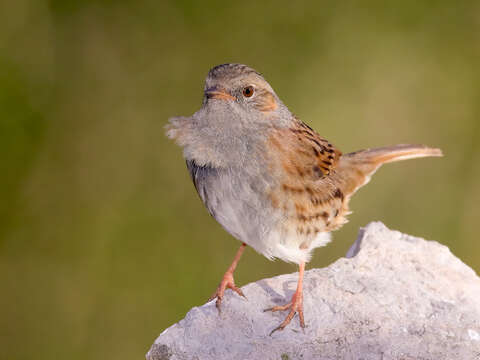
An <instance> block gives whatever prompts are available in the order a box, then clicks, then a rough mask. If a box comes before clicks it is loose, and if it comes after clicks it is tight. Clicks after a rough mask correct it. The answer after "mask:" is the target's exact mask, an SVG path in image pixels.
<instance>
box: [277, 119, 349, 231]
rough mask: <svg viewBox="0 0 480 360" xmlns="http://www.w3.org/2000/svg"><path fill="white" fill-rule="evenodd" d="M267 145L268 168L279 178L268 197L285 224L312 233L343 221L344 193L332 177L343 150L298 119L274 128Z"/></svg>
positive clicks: (336, 225) (329, 229)
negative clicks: (286, 126)
mask: <svg viewBox="0 0 480 360" xmlns="http://www.w3.org/2000/svg"><path fill="white" fill-rule="evenodd" d="M268 144H269V149H270V152H269V159H271V170H272V171H273V172H274V173H275V174H276V176H275V178H276V179H280V180H279V182H278V183H277V184H276V185H275V187H274V188H272V189H271V192H270V199H271V201H272V205H273V206H274V207H277V208H279V209H280V210H281V211H282V212H283V213H284V216H285V218H286V220H287V222H289V225H288V226H294V227H295V228H296V231H297V232H298V233H300V234H306V235H314V234H316V233H318V232H322V231H331V230H333V229H335V228H337V227H339V226H340V225H341V224H343V222H344V220H343V217H340V216H339V214H341V213H343V212H344V211H342V210H343V193H342V191H341V190H340V187H339V184H337V180H336V178H337V177H336V176H335V169H336V167H337V166H338V163H339V160H340V157H341V155H342V153H341V152H340V151H339V150H338V149H336V148H335V147H334V146H333V145H332V144H331V143H330V142H328V141H327V140H326V139H324V138H322V137H321V136H320V135H318V134H317V133H316V132H315V131H314V130H312V129H311V128H310V127H309V126H308V125H306V124H304V123H303V122H301V121H300V120H298V119H296V121H295V122H294V124H293V126H292V127H290V128H281V129H277V130H275V131H274V132H273V133H272V135H271V136H270V138H269V141H268ZM345 210H346V209H345Z"/></svg>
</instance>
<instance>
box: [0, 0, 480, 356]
mask: <svg viewBox="0 0 480 360" xmlns="http://www.w3.org/2000/svg"><path fill="white" fill-rule="evenodd" d="M479 36H480V3H479V2H478V1H456V2H452V1H436V2H431V1H408V0H407V1H402V2H398V1H372V2H368V4H367V2H362V1H342V2H337V1H311V2H302V1H296V2H293V1H292V2H278V1H265V2H225V1H211V2H196V1H158V0H141V1H114V0H111V1H108V0H105V1H93V0H90V1H80V0H51V1H42V0H16V1H3V2H0V358H2V359H33V358H35V359H62V358H64V359H67V358H68V359H142V358H143V356H144V354H145V353H146V351H147V350H148V348H149V347H150V345H151V343H152V342H153V340H154V339H155V338H156V336H157V335H158V334H159V333H160V332H161V331H162V330H163V329H165V328H166V327H167V326H169V325H171V324H172V323H174V322H176V321H178V320H180V319H181V318H182V317H183V316H184V314H185V313H186V312H187V311H188V310H189V309H190V308H191V307H193V306H197V305H201V304H202V303H204V301H205V300H206V299H207V298H208V296H209V295H210V294H211V293H212V291H213V290H214V288H215V287H216V285H217V283H218V281H219V280H220V277H221V275H222V274H223V272H224V271H225V269H226V268H227V266H228V265H229V263H230V261H231V260H232V257H233V255H234V253H235V251H236V249H237V247H238V246H239V243H238V241H236V240H234V239H233V238H232V237H231V236H230V235H228V234H227V233H226V232H225V231H224V230H223V229H222V228H221V227H220V226H219V225H218V224H217V223H216V222H215V221H214V220H213V219H212V218H210V217H209V215H208V214H207V212H206V211H205V210H204V208H203V205H202V204H201V202H200V200H199V199H198V197H197V195H196V193H195V191H194V188H193V185H192V184H191V181H190V179H189V176H188V173H187V171H186V168H185V164H184V161H183V158H182V155H181V151H180V149H179V148H177V147H176V146H175V145H174V144H173V143H171V142H170V141H169V140H168V139H166V137H165V136H164V128H163V127H164V125H165V124H166V122H167V120H168V118H169V117H170V116H174V115H190V114H192V113H193V112H194V111H196V110H197V109H198V108H199V106H200V105H201V100H202V89H203V81H204V77H205V75H206V73H207V71H208V70H209V68H210V67H212V66H214V65H217V64H220V63H225V62H241V63H246V64H248V65H250V66H252V67H254V68H255V69H257V70H258V71H260V72H262V73H263V74H264V75H265V77H266V78H267V80H269V82H270V83H271V84H272V85H273V87H274V88H275V89H276V91H277V93H278V94H279V96H280V97H281V98H282V99H283V100H284V102H285V103H286V104H287V105H288V106H289V107H290V109H291V110H292V111H293V112H294V113H296V114H297V115H298V116H299V117H300V118H302V119H303V120H304V121H306V122H307V123H309V124H310V125H311V126H312V127H314V128H315V129H317V130H318V132H319V133H320V134H321V135H323V136H325V137H327V138H328V139H329V140H330V141H332V142H333V143H334V144H336V145H337V146H338V147H339V148H340V149H342V150H343V151H344V152H347V151H353V150H357V149H360V148H365V147H373V146H381V145H389V144H394V143H406V142H409V143H426V144H429V145H434V146H439V147H441V148H442V149H443V150H444V152H445V154H446V157H444V158H443V159H421V160H415V161H411V162H404V163H397V164H392V165H388V166H385V167H384V168H382V169H381V170H380V171H379V172H378V173H377V174H376V175H375V177H374V178H373V180H372V181H371V183H370V184H369V185H368V186H367V187H366V188H363V189H362V190H361V191H360V192H359V193H358V194H357V196H356V197H355V198H354V199H353V202H352V208H353V210H354V213H353V214H352V215H351V216H350V222H349V223H348V224H347V225H346V226H344V227H343V228H342V229H341V230H340V231H337V232H336V233H335V234H334V239H335V240H334V242H333V243H332V244H330V245H329V246H328V247H327V248H322V249H319V250H317V252H316V254H315V257H314V260H313V261H312V262H311V264H310V265H309V266H310V267H321V266H326V265H328V264H329V263H331V262H333V261H335V260H336V259H338V258H339V257H341V256H343V255H344V254H345V252H346V251H347V249H348V247H349V246H350V245H351V243H352V242H353V241H354V239H355V237H356V234H357V232H358V229H359V227H361V226H363V225H365V224H367V223H368V222H369V221H372V220H381V221H383V222H385V224H386V225H387V226H389V227H391V228H393V229H398V230H401V231H403V232H407V233H410V234H413V235H417V236H422V237H425V238H428V239H435V240H437V241H439V242H441V243H443V244H445V245H448V246H449V247H450V249H451V250H452V252H453V253H454V254H456V255H457V256H459V257H460V258H461V259H462V260H463V261H464V262H466V263H467V264H468V265H470V266H471V267H473V268H474V269H475V270H476V271H477V272H478V271H479V270H480V242H479V241H478V223H479V210H480V205H479V202H480V188H479V185H478V184H479V183H480V41H479ZM295 270H296V269H295V267H294V266H293V265H289V264H285V263H283V262H280V261H276V262H269V261H267V260H266V259H265V258H263V257H262V256H260V255H258V254H256V253H254V252H253V251H252V250H250V249H248V250H247V251H246V254H245V256H244V257H243V259H242V261H241V262H240V265H239V268H238V271H237V273H236V281H237V283H238V284H245V283H247V282H251V281H255V280H258V279H260V278H263V277H268V276H274V275H277V274H281V273H286V272H293V271H295Z"/></svg>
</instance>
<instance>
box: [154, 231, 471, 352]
mask: <svg viewBox="0 0 480 360" xmlns="http://www.w3.org/2000/svg"><path fill="white" fill-rule="evenodd" d="M296 281H297V274H289V275H281V276H277V277H275V278H271V279H264V280H259V281H257V282H255V283H251V284H248V285H246V286H244V287H243V288H242V290H243V292H244V293H245V295H246V296H247V298H248V301H246V300H245V299H243V298H241V297H239V296H238V295H237V294H234V293H233V292H231V291H227V294H226V296H225V298H224V301H223V307H222V313H221V315H220V316H219V314H218V312H217V309H216V308H215V305H214V302H213V301H212V302H209V303H207V304H205V305H203V306H200V307H194V308H193V309H192V310H190V311H189V312H188V314H187V316H186V317H185V319H183V320H181V321H180V322H178V323H177V324H174V325H172V326H171V327H169V328H168V329H166V330H165V331H164V332H163V333H162V334H161V335H160V336H159V337H158V338H157V340H156V341H155V343H154V344H153V346H152V348H151V349H150V351H149V352H148V354H147V359H148V360H166V359H170V360H176V359H199V360H203V359H262V360H265V359H278V360H287V359H290V360H293V359H355V360H358V359H363V360H367V359H383V360H387V359H403V360H407V359H408V360H409V359H412V360H413V359H431V360H434V359H435V360H439V359H480V279H479V278H478V277H477V276H476V274H475V272H474V271H473V270H472V269H470V268H469V267H468V266H466V265H465V264H463V263H462V262H461V261H460V260H459V259H457V258H456V257H455V256H453V255H452V253H451V252H450V251H449V249H448V248H447V247H445V246H443V245H440V244H438V243H436V242H434V241H426V240H423V239H420V238H415V237H411V236H408V235H404V234H401V233H400V232H397V231H391V230H389V229H387V228H386V227H385V226H384V225H383V224H382V223H379V222H376V223H371V224H369V225H368V226H367V227H366V228H364V229H362V230H361V231H360V235H359V237H358V239H357V241H356V242H355V243H354V244H353V245H352V247H351V249H350V250H349V251H348V253H347V257H346V258H342V259H339V260H338V261H336V262H335V263H333V264H332V265H330V266H329V267H327V268H323V269H312V270H310V271H307V272H306V273H305V283H304V290H305V292H304V311H305V319H306V323H307V328H306V329H305V332H303V331H302V330H301V328H300V327H299V324H298V318H297V316H295V318H294V319H293V320H292V322H291V324H290V325H289V326H288V327H287V328H286V329H285V330H283V331H277V332H275V333H274V334H273V335H272V336H270V335H269V333H270V332H271V330H272V329H273V328H275V327H276V326H277V325H278V324H279V323H280V322H281V321H282V320H283V319H284V317H285V316H286V313H270V312H267V313H265V312H263V311H262V309H265V308H268V307H271V306H272V305H275V304H283V303H284V302H285V300H286V299H289V298H290V297H291V296H292V294H293V292H294V290H295V286H296Z"/></svg>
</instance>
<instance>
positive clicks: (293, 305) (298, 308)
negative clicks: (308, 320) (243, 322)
mask: <svg viewBox="0 0 480 360" xmlns="http://www.w3.org/2000/svg"><path fill="white" fill-rule="evenodd" d="M304 269H305V264H304V263H301V264H300V271H299V277H298V284H297V290H296V291H295V293H294V294H293V296H292V300H291V301H290V302H289V303H288V304H286V305H281V306H274V307H271V308H269V309H265V310H263V311H264V312H265V311H271V312H275V311H284V310H288V309H290V312H289V313H288V315H287V317H286V318H285V320H283V322H282V323H281V324H280V325H279V326H277V327H276V328H275V329H273V330H272V332H271V333H270V336H272V334H273V333H274V332H275V331H277V330H283V329H285V327H286V326H287V325H288V324H290V321H292V319H293V317H294V316H295V314H296V313H297V312H298V318H299V320H300V326H301V327H302V329H303V331H305V319H304V317H303V292H302V284H303V272H304Z"/></svg>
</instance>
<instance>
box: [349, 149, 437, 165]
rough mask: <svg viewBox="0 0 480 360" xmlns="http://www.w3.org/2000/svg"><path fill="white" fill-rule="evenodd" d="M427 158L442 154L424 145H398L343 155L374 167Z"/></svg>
mask: <svg viewBox="0 0 480 360" xmlns="http://www.w3.org/2000/svg"><path fill="white" fill-rule="evenodd" d="M427 156H443V153H442V150H440V149H436V148H431V147H428V146H425V145H408V144H400V145H394V146H386V147H381V148H375V149H367V150H360V151H356V152H353V153H350V154H346V155H344V157H348V158H351V159H352V160H354V161H356V162H360V163H363V162H368V163H372V164H374V165H381V164H386V163H389V162H394V161H400V160H407V159H415V158H421V157H427Z"/></svg>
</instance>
